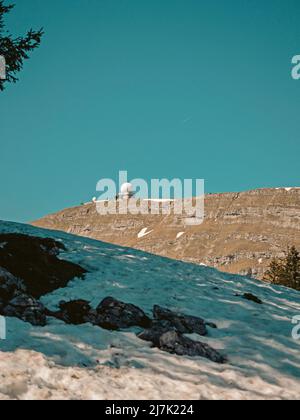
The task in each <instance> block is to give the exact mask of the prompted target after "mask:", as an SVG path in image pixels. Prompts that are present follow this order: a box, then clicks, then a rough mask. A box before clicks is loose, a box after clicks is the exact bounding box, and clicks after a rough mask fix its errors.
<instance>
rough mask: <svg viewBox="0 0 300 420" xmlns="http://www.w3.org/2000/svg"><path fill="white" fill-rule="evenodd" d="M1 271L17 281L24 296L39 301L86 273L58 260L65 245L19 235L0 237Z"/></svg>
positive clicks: (2, 235)
mask: <svg viewBox="0 0 300 420" xmlns="http://www.w3.org/2000/svg"><path fill="white" fill-rule="evenodd" d="M0 243H1V244H2V246H1V247H0V267H3V268H5V269H6V270H7V271H9V272H10V273H11V274H12V275H14V276H15V277H18V278H20V279H21V280H22V281H23V284H24V286H25V288H26V293H27V294H29V295H31V296H34V297H35V298H39V297H40V296H42V295H44V294H46V293H49V292H52V291H53V290H55V289H58V288H60V287H65V286H66V285H67V284H68V282H69V281H70V280H71V279H73V278H75V277H82V276H83V275H84V273H86V270H84V269H83V268H82V267H80V266H79V265H76V264H73V263H71V262H68V261H63V260H60V259H59V258H57V255H58V253H59V251H60V250H64V249H65V248H64V245H63V244H61V243H60V242H57V241H54V240H53V239H45V238H37V237H32V236H27V235H21V234H0Z"/></svg>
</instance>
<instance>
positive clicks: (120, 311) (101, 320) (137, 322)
mask: <svg viewBox="0 0 300 420" xmlns="http://www.w3.org/2000/svg"><path fill="white" fill-rule="evenodd" d="M96 311H97V319H96V324H97V325H98V326H100V327H102V328H105V329H108V330H119V329H122V328H129V327H134V326H138V327H142V328H148V327H150V326H151V323H152V321H151V320H150V319H149V318H148V317H147V315H146V314H145V313H144V312H143V311H142V310H141V309H140V308H138V307H137V306H134V305H131V304H128V303H124V302H120V301H118V300H117V299H114V298H112V297H107V298H106V299H104V300H103V301H102V302H101V303H100V305H99V306H98V307H97V309H96Z"/></svg>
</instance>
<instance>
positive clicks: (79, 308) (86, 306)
mask: <svg viewBox="0 0 300 420" xmlns="http://www.w3.org/2000/svg"><path fill="white" fill-rule="evenodd" d="M59 309H60V310H59V311H57V312H52V311H49V310H48V311H47V315H48V316H52V317H55V318H58V319H60V320H62V321H64V322H65V323H66V324H72V325H82V324H86V323H91V324H95V323H96V311H94V310H92V308H91V306H90V303H89V302H87V301H86V300H80V299H79V300H73V301H71V302H65V301H62V302H60V303H59Z"/></svg>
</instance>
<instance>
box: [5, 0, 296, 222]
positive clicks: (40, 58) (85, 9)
mask: <svg viewBox="0 0 300 420" xmlns="http://www.w3.org/2000/svg"><path fill="white" fill-rule="evenodd" d="M14 2H15V3H16V8H15V10H14V11H13V12H12V13H11V14H10V16H9V18H8V19H7V23H8V26H9V29H11V31H13V32H14V33H16V34H22V33H23V32H24V31H25V30H26V29H28V28H30V27H34V28H39V27H41V26H43V27H44V29H45V32H46V34H45V37H44V39H43V43H42V46H41V48H40V49H39V50H38V51H36V52H34V53H33V55H32V58H31V60H29V61H28V62H27V63H26V65H25V68H24V71H23V72H22V73H21V74H20V82H19V83H18V84H16V85H12V86H9V87H8V88H7V90H6V91H5V93H0V152H1V153H0V180H1V182H0V219H1V218H2V219H9V220H16V221H28V220H33V219H35V218H37V217H40V216H43V215H44V214H46V213H49V212H53V211H56V210H59V209H62V208H64V207H67V206H72V205H77V204H79V203H80V202H82V201H84V200H88V199H90V198H91V197H92V196H94V195H96V193H95V186H96V183H97V181H98V180H99V179H100V178H103V177H112V178H115V177H116V175H117V172H118V171H119V170H125V169H126V170H128V171H129V177H130V178H134V177H142V178H145V179H151V178H161V177H167V178H174V177H179V178H205V180H206V190H207V191H209V192H219V191H220V192H221V191H239V190H246V189H250V188H256V187H272V186H276V187H277V186H296V185H299V184H300V182H299V181H300V179H299V178H300V176H299V156H300V146H299V144H300V142H299V136H300V117H299V115H300V81H295V80H293V79H292V78H291V75H290V74H291V68H292V66H291V59H292V57H293V56H294V55H296V54H300V20H299V19H300V2H299V0H285V1H284V0H263V1H262V0H89V1H87V0H72V1H70V0H51V1H50V0H43V1H41V0H25V1H24V0H15V1H14Z"/></svg>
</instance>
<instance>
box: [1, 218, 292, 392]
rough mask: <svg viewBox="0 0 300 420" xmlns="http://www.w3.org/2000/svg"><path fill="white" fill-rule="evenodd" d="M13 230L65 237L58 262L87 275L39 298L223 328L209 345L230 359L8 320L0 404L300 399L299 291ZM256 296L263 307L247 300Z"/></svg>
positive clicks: (125, 335) (122, 335)
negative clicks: (124, 307) (191, 318)
mask: <svg viewBox="0 0 300 420" xmlns="http://www.w3.org/2000/svg"><path fill="white" fill-rule="evenodd" d="M7 232H10V233H11V232H16V233H24V234H27V235H34V236H40V237H51V238H53V239H56V240H59V241H62V242H63V243H64V244H65V246H66V248H67V252H64V253H62V254H60V257H61V258H64V259H65V260H69V261H71V262H76V263H78V264H79V265H81V266H82V267H84V268H85V269H87V270H88V271H89V273H88V274H87V275H86V277H85V280H79V279H78V280H76V279H75V280H74V281H72V282H71V283H69V285H68V286H67V287H66V288H64V289H59V290H56V291H55V292H53V293H51V294H49V295H46V296H44V297H43V298H42V302H43V303H44V304H45V305H46V306H47V307H48V308H50V309H57V305H58V302H59V301H61V300H66V301H69V300H72V299H86V300H88V301H90V302H91V305H92V306H94V307H96V306H97V305H98V304H99V302H100V301H101V300H102V299H103V298H105V297H107V296H113V297H115V298H117V299H120V300H123V301H125V302H128V303H132V304H135V305H137V306H139V307H140V308H142V309H143V310H144V311H146V313H147V314H149V315H151V311H152V307H153V305H154V304H158V305H161V306H163V307H167V308H169V309H171V310H175V311H179V312H183V313H185V314H188V315H195V316H200V317H202V318H204V319H206V320H208V321H211V322H213V323H215V324H217V326H218V329H210V330H209V335H208V336H207V337H204V338H203V337H201V338H200V337H198V336H196V335H194V336H192V338H193V339H195V340H197V339H199V340H201V341H202V342H207V343H208V344H210V345H211V346H212V347H213V348H215V349H217V350H219V351H221V353H224V354H225V355H227V357H228V360H229V361H228V363H227V364H225V365H217V364H215V363H212V362H210V361H208V360H206V359H202V358H188V357H179V356H175V355H170V354H168V353H163V352H161V351H160V350H158V349H154V348H151V347H150V345H149V344H148V343H147V342H144V341H141V340H140V339H138V338H137V337H136V335H135V332H137V330H136V329H132V330H129V331H128V330H127V331H124V332H110V331H106V330H103V329H101V328H99V327H96V326H92V325H90V324H86V325H82V326H71V325H66V324H64V323H63V322H62V321H59V320H57V319H51V320H50V322H49V325H47V326H46V327H44V328H41V327H33V326H31V325H30V324H27V323H24V322H22V321H20V320H17V319H7V327H8V330H7V340H6V341H0V351H1V352H0V369H1V375H2V378H1V383H0V399H1V398H3V399H6V398H23V399H28V398H69V399H70V398H77V399H78V398H82V399H85V398H93V399H96V398H106V399H109V398H112V399H114V398H117V399H127V398H128V399H137V398H138V399H190V398H192V399H199V398H200V399H212V398H221V399H233V398H238V399H247V398H249V399H250V398H251V399H253V398H259V399H261V398H292V399H296V398H297V399H299V398H300V352H299V350H300V341H297V340H294V339H293V338H292V329H293V328H294V325H293V324H292V319H293V317H294V316H297V315H300V299H299V298H300V293H299V292H296V291H293V290H289V289H286V288H282V287H274V286H272V285H268V284H264V283H261V282H259V281H255V280H253V279H247V278H244V277H239V276H234V275H229V274H224V273H221V272H218V271H216V270H214V269H211V268H207V267H201V266H197V265H193V264H187V263H182V262H178V261H174V260H169V259H166V258H162V257H158V256H153V255H150V254H147V253H144V252H141V251H137V250H132V249H128V248H120V247H117V246H114V245H110V244H106V243H101V242H97V241H94V240H90V239H85V238H81V237H76V236H72V235H68V234H65V233H59V232H53V231H46V230H42V229H37V228H34V227H30V226H27V225H19V224H12V223H6V222H1V223H0V233H7ZM244 293H252V294H254V295H256V296H257V297H259V298H260V299H261V300H262V301H263V305H258V304H256V303H254V302H251V301H248V300H245V299H243V298H242V295H243V294H244Z"/></svg>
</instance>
